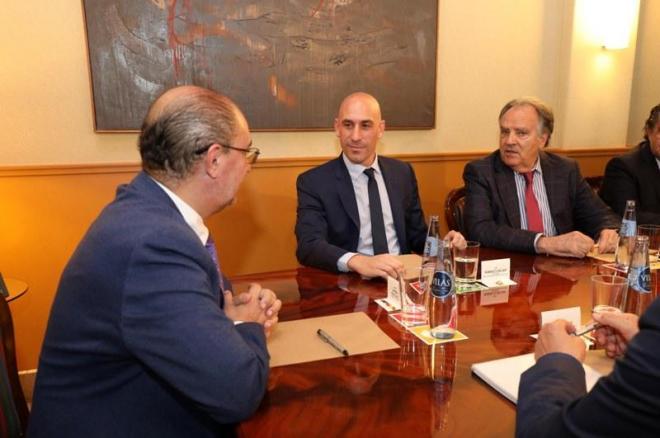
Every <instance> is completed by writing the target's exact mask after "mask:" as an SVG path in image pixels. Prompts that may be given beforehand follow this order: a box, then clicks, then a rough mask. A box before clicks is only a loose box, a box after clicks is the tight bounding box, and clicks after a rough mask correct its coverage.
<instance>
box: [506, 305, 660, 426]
mask: <svg viewBox="0 0 660 438" xmlns="http://www.w3.org/2000/svg"><path fill="white" fill-rule="evenodd" d="M639 328H640V331H639V333H638V334H637V335H635V337H634V338H633V339H632V340H631V342H630V344H628V349H627V351H626V354H625V356H624V357H623V360H618V361H617V362H616V364H615V365H614V370H613V371H612V373H611V374H610V375H608V376H606V377H603V378H601V379H600V380H599V381H598V383H596V386H594V387H593V389H592V390H591V391H590V392H589V393H588V394H586V395H585V392H586V389H585V378H584V369H583V368H582V366H581V365H580V363H579V362H578V361H577V360H575V358H573V357H572V356H569V355H567V354H563V353H552V354H548V355H545V356H543V357H542V358H541V359H539V361H538V362H537V363H536V365H534V366H533V367H531V368H530V369H529V370H527V371H525V372H524V373H523V375H522V377H521V380H520V387H519V390H518V408H517V410H518V414H517V418H516V436H518V437H534V438H537V437H572V436H579V437H583V436H594V437H596V436H598V437H601V436H617V437H658V436H660V300H658V299H656V300H655V301H654V302H653V303H652V304H651V306H650V307H649V308H648V309H647V311H646V312H645V313H644V315H642V318H641V319H640V320H639Z"/></svg>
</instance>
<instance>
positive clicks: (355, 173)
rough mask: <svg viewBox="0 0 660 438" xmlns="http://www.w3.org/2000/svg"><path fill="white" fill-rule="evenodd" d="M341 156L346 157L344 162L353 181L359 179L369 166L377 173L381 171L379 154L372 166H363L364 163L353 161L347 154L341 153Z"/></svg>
mask: <svg viewBox="0 0 660 438" xmlns="http://www.w3.org/2000/svg"><path fill="white" fill-rule="evenodd" d="M341 157H342V158H343V159H344V164H345V165H346V169H348V174H349V175H350V176H351V179H352V180H353V181H355V180H357V178H358V177H359V176H360V175H363V174H364V171H365V169H368V168H369V167H371V168H373V169H374V170H375V172H376V173H381V171H380V166H379V165H378V155H376V158H374V162H373V163H371V166H363V165H362V164H356V163H353V162H352V161H351V160H349V159H348V158H346V155H344V154H341Z"/></svg>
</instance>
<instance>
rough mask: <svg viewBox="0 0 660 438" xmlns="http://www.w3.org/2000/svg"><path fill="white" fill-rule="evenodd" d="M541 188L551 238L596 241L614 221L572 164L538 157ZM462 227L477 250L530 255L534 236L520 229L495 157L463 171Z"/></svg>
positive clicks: (507, 178)
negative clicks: (577, 235)
mask: <svg viewBox="0 0 660 438" xmlns="http://www.w3.org/2000/svg"><path fill="white" fill-rule="evenodd" d="M540 160H541V169H542V171H543V182H544V184H545V190H546V194H547V195H548V202H549V204H550V213H551V215H552V220H553V222H554V224H555V228H556V230H557V234H565V233H568V232H570V231H575V230H577V231H580V232H582V233H584V234H586V235H588V236H590V237H591V238H593V239H596V238H597V236H598V234H599V233H600V231H601V230H602V229H604V228H610V227H611V228H616V227H618V226H619V225H620V220H619V219H617V218H616V216H615V215H614V213H613V212H612V211H611V210H610V209H609V208H608V207H607V206H606V205H605V204H604V203H603V201H601V200H600V199H599V198H598V197H597V196H596V195H595V194H594V193H593V191H592V190H591V188H590V187H589V185H588V184H587V183H586V182H585V181H584V178H582V175H581V174H580V169H579V168H578V165H577V163H576V162H575V161H574V160H571V159H569V158H564V157H560V156H559V155H555V154H552V153H549V152H544V151H541V153H540ZM463 180H464V181H465V190H466V197H465V226H466V229H467V234H468V238H469V239H471V240H477V241H479V242H481V244H482V245H484V246H487V247H492V248H500V249H505V250H511V251H522V252H529V253H534V238H535V236H536V233H535V232H532V231H527V230H522V229H520V210H519V208H518V194H517V192H516V182H515V179H514V175H513V171H512V170H511V169H510V168H509V167H508V166H507V165H506V164H504V162H502V160H501V159H500V153H499V151H495V152H493V153H492V154H490V155H489V156H487V157H486V158H482V159H480V160H476V161H472V162H470V163H468V164H467V165H466V166H465V170H464V172H463Z"/></svg>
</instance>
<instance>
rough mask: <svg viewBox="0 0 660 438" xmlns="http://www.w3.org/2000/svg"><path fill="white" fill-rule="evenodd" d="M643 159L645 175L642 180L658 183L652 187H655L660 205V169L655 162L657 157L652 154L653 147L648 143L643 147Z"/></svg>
mask: <svg viewBox="0 0 660 438" xmlns="http://www.w3.org/2000/svg"><path fill="white" fill-rule="evenodd" d="M642 159H643V161H644V167H643V168H642V169H640V170H641V171H642V172H644V174H645V175H644V177H643V178H640V179H641V180H643V181H656V183H655V184H651V187H653V191H654V192H655V199H656V202H657V203H658V204H660V169H659V168H658V162H657V161H656V160H655V156H654V155H653V154H652V153H651V146H650V145H649V143H648V141H647V142H646V144H645V145H644V146H642Z"/></svg>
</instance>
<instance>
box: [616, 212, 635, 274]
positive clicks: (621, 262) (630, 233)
mask: <svg viewBox="0 0 660 438" xmlns="http://www.w3.org/2000/svg"><path fill="white" fill-rule="evenodd" d="M636 234H637V219H636V214H635V201H634V200H628V201H626V211H625V212H624V213H623V220H622V221H621V228H619V245H618V246H617V248H616V254H615V255H614V260H615V263H616V266H617V267H618V268H619V269H621V270H624V271H627V270H628V267H629V266H630V256H631V255H632V251H633V247H634V245H635V235H636Z"/></svg>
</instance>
